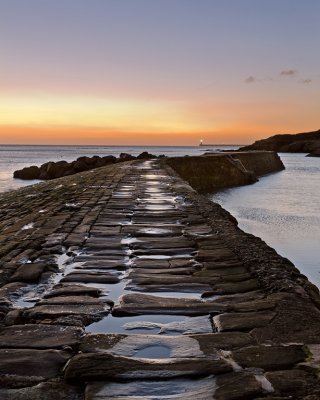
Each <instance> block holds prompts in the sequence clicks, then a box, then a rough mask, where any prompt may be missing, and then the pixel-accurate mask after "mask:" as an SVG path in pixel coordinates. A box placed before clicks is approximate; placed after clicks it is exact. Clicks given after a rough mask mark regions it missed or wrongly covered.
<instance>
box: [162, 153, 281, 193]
mask: <svg viewBox="0 0 320 400" xmlns="http://www.w3.org/2000/svg"><path fill="white" fill-rule="evenodd" d="M164 162H165V163H166V164H167V165H169V166H170V167H171V168H173V169H174V170H175V171H176V172H177V173H178V174H179V175H180V176H181V177H182V178H183V179H184V180H186V181H187V182H188V183H189V184H190V185H191V186H192V187H193V188H194V189H196V190H197V191H199V192H202V193H205V192H207V193H208V192H214V191H217V190H221V189H224V188H227V187H232V186H241V185H247V184H251V183H254V182H256V181H257V180H258V177H259V176H262V175H266V174H269V173H271V172H276V171H281V170H283V169H284V165H283V163H282V161H281V159H280V157H279V156H278V154H277V153H275V152H273V151H257V152H230V153H223V154H210V155H204V156H195V157H193V156H185V157H172V158H166V159H165V160H164Z"/></svg>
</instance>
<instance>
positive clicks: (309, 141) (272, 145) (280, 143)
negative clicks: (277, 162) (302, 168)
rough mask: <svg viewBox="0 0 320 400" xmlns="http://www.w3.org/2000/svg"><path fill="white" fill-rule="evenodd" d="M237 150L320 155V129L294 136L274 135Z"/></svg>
mask: <svg viewBox="0 0 320 400" xmlns="http://www.w3.org/2000/svg"><path fill="white" fill-rule="evenodd" d="M239 150H241V151H248V150H269V151H277V152H283V153H320V129H319V130H318V131H314V132H306V133H297V134H295V135H289V134H285V135H274V136H271V137H269V138H267V139H262V140H257V141H256V142H254V143H253V144H251V145H249V146H244V147H241V148H240V149H239Z"/></svg>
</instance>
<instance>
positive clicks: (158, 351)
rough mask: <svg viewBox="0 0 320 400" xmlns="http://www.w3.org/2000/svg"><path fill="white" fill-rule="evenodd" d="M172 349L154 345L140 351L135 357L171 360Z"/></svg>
mask: <svg viewBox="0 0 320 400" xmlns="http://www.w3.org/2000/svg"><path fill="white" fill-rule="evenodd" d="M170 353H171V351H170V349H169V348H168V347H166V346H161V345H153V346H148V347H145V348H144V349H141V350H138V351H137V352H136V353H135V355H134V357H135V358H153V359H159V358H169V357H170Z"/></svg>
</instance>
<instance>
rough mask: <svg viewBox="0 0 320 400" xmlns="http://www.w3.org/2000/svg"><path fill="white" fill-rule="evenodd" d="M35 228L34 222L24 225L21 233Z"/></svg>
mask: <svg viewBox="0 0 320 400" xmlns="http://www.w3.org/2000/svg"><path fill="white" fill-rule="evenodd" d="M33 227H34V222H31V223H30V224H27V225H23V227H22V228H21V231H26V230H28V229H32V228H33Z"/></svg>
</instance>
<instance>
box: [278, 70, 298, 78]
mask: <svg viewBox="0 0 320 400" xmlns="http://www.w3.org/2000/svg"><path fill="white" fill-rule="evenodd" d="M297 74H298V71H297V70H295V69H286V70H283V71H281V72H280V75H281V76H295V75H297Z"/></svg>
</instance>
